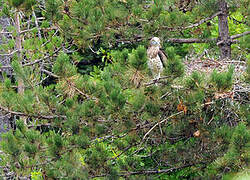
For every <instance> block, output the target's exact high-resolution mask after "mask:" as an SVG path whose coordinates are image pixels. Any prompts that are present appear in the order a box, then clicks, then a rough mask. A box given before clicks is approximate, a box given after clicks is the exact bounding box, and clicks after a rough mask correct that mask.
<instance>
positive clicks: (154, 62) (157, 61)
mask: <svg viewBox="0 0 250 180" xmlns="http://www.w3.org/2000/svg"><path fill="white" fill-rule="evenodd" d="M160 48H161V44H160V39H159V38H158V37H153V38H152V39H151V40H150V42H149V47H148V49H147V56H148V67H149V69H150V70H151V72H152V75H153V78H154V79H158V80H159V78H160V77H161V73H162V71H163V67H164V64H165V63H166V60H167V57H166V56H165V54H164V52H163V51H162V50H161V49H160Z"/></svg>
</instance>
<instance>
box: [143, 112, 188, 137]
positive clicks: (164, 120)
mask: <svg viewBox="0 0 250 180" xmlns="http://www.w3.org/2000/svg"><path fill="white" fill-rule="evenodd" d="M183 112H184V111H180V112H178V113H175V114H172V115H171V116H169V117H167V118H166V119H163V120H162V121H160V122H158V123H156V124H155V125H154V126H153V127H152V128H151V129H150V130H149V131H148V132H147V133H146V134H145V135H144V136H143V138H142V142H143V141H144V140H145V139H146V137H147V136H148V134H149V133H150V132H151V131H152V130H153V129H154V128H155V127H156V126H158V125H160V124H161V123H164V122H166V121H167V120H169V119H170V118H173V117H174V116H177V115H179V114H181V113H183Z"/></svg>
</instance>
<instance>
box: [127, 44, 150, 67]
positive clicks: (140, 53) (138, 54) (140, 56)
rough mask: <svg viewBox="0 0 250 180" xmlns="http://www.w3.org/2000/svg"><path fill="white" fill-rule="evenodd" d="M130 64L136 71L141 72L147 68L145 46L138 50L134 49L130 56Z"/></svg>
mask: <svg viewBox="0 0 250 180" xmlns="http://www.w3.org/2000/svg"><path fill="white" fill-rule="evenodd" d="M129 64H130V65H131V66H132V67H134V68H135V69H137V70H139V71H141V70H144V69H145V68H146V66H147V55H146V49H145V47H144V46H139V47H138V48H137V49H133V50H132V53H131V54H129Z"/></svg>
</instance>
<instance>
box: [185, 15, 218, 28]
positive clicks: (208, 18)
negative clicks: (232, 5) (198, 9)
mask: <svg viewBox="0 0 250 180" xmlns="http://www.w3.org/2000/svg"><path fill="white" fill-rule="evenodd" d="M221 13H222V12H221V11H219V12H217V13H215V14H213V15H212V16H209V17H207V18H205V19H202V20H200V21H199V22H197V23H195V24H191V25H189V26H186V27H183V28H181V29H188V28H193V27H197V26H199V25H201V24H203V23H204V22H206V21H209V20H211V19H213V18H215V17H216V16H218V15H220V14H221Z"/></svg>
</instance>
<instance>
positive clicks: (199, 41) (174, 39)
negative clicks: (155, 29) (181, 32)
mask: <svg viewBox="0 0 250 180" xmlns="http://www.w3.org/2000/svg"><path fill="white" fill-rule="evenodd" d="M216 40H217V38H212V39H198V38H188V39H177V38H169V39H168V40H167V41H168V42H172V43H208V42H213V41H216Z"/></svg>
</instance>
